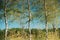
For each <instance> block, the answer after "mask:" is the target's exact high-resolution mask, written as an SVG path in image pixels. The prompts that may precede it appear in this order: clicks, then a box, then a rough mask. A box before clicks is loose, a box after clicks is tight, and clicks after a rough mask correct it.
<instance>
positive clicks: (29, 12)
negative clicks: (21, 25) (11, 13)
mask: <svg viewBox="0 0 60 40" xmlns="http://www.w3.org/2000/svg"><path fill="white" fill-rule="evenodd" d="M28 13H29V21H28V29H29V40H32V39H31V29H30V21H31V13H30V3H29V0H28Z"/></svg>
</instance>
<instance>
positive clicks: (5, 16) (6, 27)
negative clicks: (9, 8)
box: [4, 0, 8, 40]
mask: <svg viewBox="0 0 60 40" xmlns="http://www.w3.org/2000/svg"><path fill="white" fill-rule="evenodd" d="M6 3H7V0H5V7H4V8H5V9H4V18H5V40H7V31H8V21H7V15H6Z"/></svg>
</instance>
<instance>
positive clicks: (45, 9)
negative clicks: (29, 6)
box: [44, 0, 48, 40]
mask: <svg viewBox="0 0 60 40" xmlns="http://www.w3.org/2000/svg"><path fill="white" fill-rule="evenodd" d="M44 11H45V27H46V40H48V26H47V8H46V0H44Z"/></svg>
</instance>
